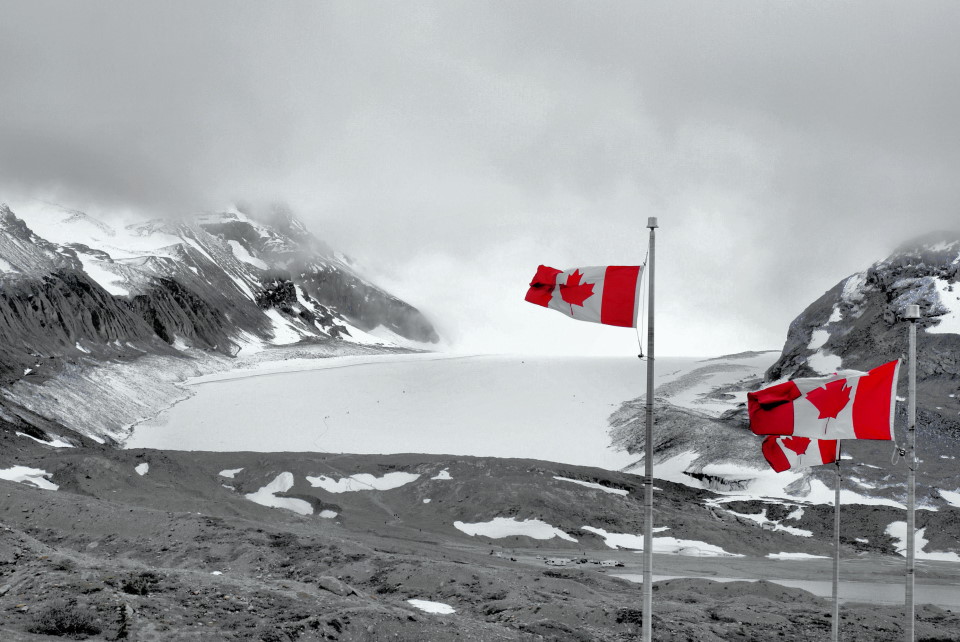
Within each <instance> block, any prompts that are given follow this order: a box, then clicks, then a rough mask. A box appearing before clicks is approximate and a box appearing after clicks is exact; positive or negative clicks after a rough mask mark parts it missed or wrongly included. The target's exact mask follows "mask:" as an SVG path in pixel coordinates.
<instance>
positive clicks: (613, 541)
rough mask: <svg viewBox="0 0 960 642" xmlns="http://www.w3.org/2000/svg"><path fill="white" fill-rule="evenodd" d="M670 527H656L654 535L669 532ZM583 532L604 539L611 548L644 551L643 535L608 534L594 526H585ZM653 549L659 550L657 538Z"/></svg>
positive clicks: (654, 540) (654, 539)
mask: <svg viewBox="0 0 960 642" xmlns="http://www.w3.org/2000/svg"><path fill="white" fill-rule="evenodd" d="M669 528H670V527H669V526H655V527H654V528H653V532H654V533H660V532H663V531H665V530H669ZM581 530H585V531H589V532H591V533H594V534H596V535H599V536H600V537H602V538H603V543H604V544H606V545H607V546H609V547H610V548H629V549H633V550H637V551H642V550H643V535H632V534H630V533H608V532H607V531H605V530H604V529H602V528H595V527H593V526H584V527H583V528H582V529H581ZM653 549H654V551H656V550H657V538H656V537H655V538H653Z"/></svg>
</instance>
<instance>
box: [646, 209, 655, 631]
mask: <svg viewBox="0 0 960 642" xmlns="http://www.w3.org/2000/svg"><path fill="white" fill-rule="evenodd" d="M647 227H648V228H650V258H649V260H648V263H647V274H648V275H649V277H648V279H647V284H648V285H649V287H650V309H649V310H648V312H647V315H648V316H647V430H646V435H645V438H644V452H643V464H644V479H643V486H644V504H645V511H644V518H643V642H652V640H653V285H654V278H653V277H654V264H655V262H654V257H655V252H654V249H655V247H654V246H655V243H656V229H657V227H658V225H657V217H655V216H651V217H649V218H648V219H647Z"/></svg>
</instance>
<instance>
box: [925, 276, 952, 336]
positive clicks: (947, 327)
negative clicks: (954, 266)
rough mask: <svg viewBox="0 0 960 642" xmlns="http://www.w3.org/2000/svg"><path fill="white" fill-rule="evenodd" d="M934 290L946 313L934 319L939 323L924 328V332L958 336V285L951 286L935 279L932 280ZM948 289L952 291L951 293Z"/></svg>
mask: <svg viewBox="0 0 960 642" xmlns="http://www.w3.org/2000/svg"><path fill="white" fill-rule="evenodd" d="M934 288H935V289H936V291H937V294H938V295H939V297H940V303H941V304H943V306H944V307H945V308H946V309H947V313H946V314H944V315H943V316H940V317H936V318H937V319H939V321H940V322H939V323H938V324H937V325H935V326H931V327H928V328H926V332H927V333H928V334H960V284H951V283H950V282H949V281H947V280H946V279H940V278H937V279H934ZM950 289H952V290H953V291H952V292H951V291H950Z"/></svg>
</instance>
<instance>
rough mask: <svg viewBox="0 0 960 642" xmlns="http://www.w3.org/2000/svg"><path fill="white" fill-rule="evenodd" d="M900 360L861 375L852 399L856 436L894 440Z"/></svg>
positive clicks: (858, 437) (859, 437)
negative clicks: (894, 417)
mask: <svg viewBox="0 0 960 642" xmlns="http://www.w3.org/2000/svg"><path fill="white" fill-rule="evenodd" d="M899 368H900V360H899V359H898V360H896V361H891V362H890V363H885V364H883V365H882V366H878V367H876V368H874V369H873V370H870V371H869V372H868V373H867V376H866V377H860V381H859V382H858V383H857V393H856V395H855V396H854V398H853V431H854V434H855V435H856V437H857V439H893V413H894V409H895V405H896V403H897V399H896V389H897V372H898V371H899Z"/></svg>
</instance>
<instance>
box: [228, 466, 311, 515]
mask: <svg viewBox="0 0 960 642" xmlns="http://www.w3.org/2000/svg"><path fill="white" fill-rule="evenodd" d="M291 488H293V473H280V474H279V475H277V476H276V478H274V480H273V481H272V482H270V483H269V484H267V485H266V486H264V487H263V488H261V489H260V490H258V491H257V492H255V493H248V494H246V495H244V497H246V498H247V499H249V500H250V501H252V502H253V503H255V504H260V505H261V506H270V507H271V508H285V509H287V510H292V511H293V512H295V513H300V514H301V515H312V514H313V506H311V505H310V503H309V502H306V501H304V500H302V499H296V498H293V497H277V496H276V495H275V493H285V492H287V491H288V490H290V489H291Z"/></svg>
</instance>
